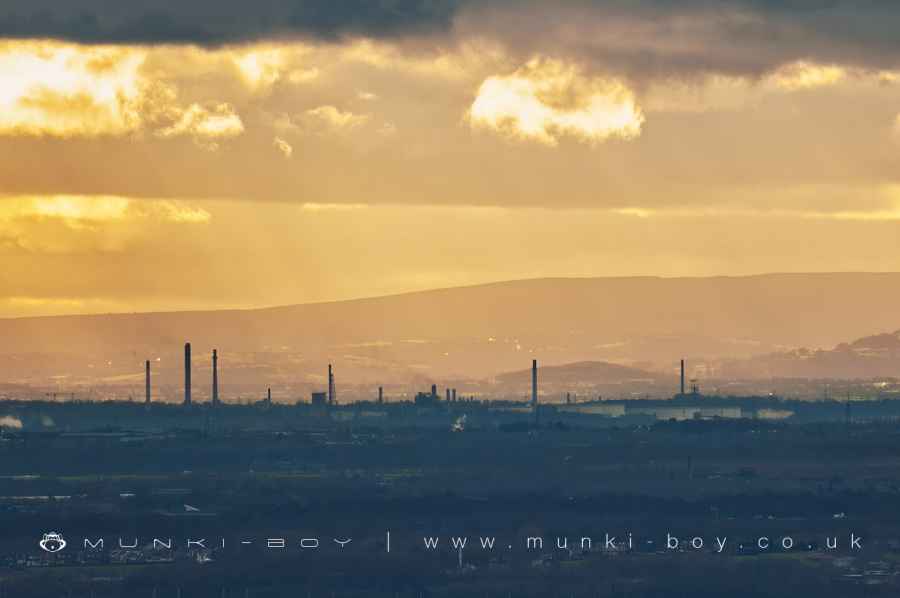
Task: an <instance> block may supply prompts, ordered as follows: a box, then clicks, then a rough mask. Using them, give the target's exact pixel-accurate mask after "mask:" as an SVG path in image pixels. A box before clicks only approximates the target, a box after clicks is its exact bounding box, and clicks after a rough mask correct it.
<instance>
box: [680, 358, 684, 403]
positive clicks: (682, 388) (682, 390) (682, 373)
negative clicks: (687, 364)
mask: <svg viewBox="0 0 900 598" xmlns="http://www.w3.org/2000/svg"><path fill="white" fill-rule="evenodd" d="M681 395H682V396H684V360H683V359H682V360H681Z"/></svg>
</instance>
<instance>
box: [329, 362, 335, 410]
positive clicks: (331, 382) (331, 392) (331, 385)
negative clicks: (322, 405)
mask: <svg viewBox="0 0 900 598" xmlns="http://www.w3.org/2000/svg"><path fill="white" fill-rule="evenodd" d="M328 404H329V405H334V372H333V371H332V369H331V364H330V363H329V364H328Z"/></svg>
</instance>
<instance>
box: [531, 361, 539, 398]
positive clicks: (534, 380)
mask: <svg viewBox="0 0 900 598" xmlns="http://www.w3.org/2000/svg"><path fill="white" fill-rule="evenodd" d="M537 404H538V393H537V359H532V360H531V408H532V409H537Z"/></svg>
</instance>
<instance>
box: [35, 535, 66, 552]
mask: <svg viewBox="0 0 900 598" xmlns="http://www.w3.org/2000/svg"><path fill="white" fill-rule="evenodd" d="M38 544H39V545H40V547H41V548H42V549H43V550H46V551H47V552H59V551H60V550H62V549H63V548H65V547H66V541H65V540H64V539H63V537H62V534H59V533H57V532H50V533H47V534H44V537H43V538H41V541H40V542H38Z"/></svg>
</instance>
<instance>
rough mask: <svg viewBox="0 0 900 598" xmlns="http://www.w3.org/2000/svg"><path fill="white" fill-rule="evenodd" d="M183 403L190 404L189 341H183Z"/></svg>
mask: <svg viewBox="0 0 900 598" xmlns="http://www.w3.org/2000/svg"><path fill="white" fill-rule="evenodd" d="M184 404H185V405H187V406H190V404H191V343H184Z"/></svg>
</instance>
